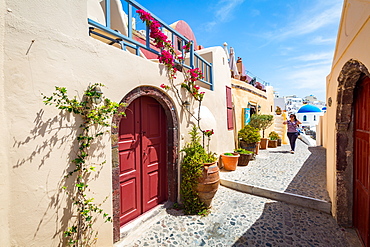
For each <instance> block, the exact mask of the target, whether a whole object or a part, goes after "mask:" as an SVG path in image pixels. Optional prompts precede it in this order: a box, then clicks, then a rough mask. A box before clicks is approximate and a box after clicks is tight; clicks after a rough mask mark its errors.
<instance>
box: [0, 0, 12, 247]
mask: <svg viewBox="0 0 370 247" xmlns="http://www.w3.org/2000/svg"><path fill="white" fill-rule="evenodd" d="M6 15H7V10H6V5H5V0H0V71H1V73H0V126H1V131H0V147H1V148H0V195H1V200H0V226H2V227H1V228H2V229H1V230H0V246H8V245H9V242H10V239H9V227H8V224H9V222H8V214H9V195H10V194H9V161H8V153H9V148H8V146H5V144H6V143H10V139H9V130H8V122H7V114H6V107H5V93H4V89H5V88H4V73H2V71H4V35H5V16H6Z"/></svg>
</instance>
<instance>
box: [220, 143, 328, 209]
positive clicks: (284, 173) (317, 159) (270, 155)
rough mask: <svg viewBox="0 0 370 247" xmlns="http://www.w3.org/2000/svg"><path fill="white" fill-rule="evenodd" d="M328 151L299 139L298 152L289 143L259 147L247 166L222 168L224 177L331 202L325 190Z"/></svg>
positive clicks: (222, 176)
mask: <svg viewBox="0 0 370 247" xmlns="http://www.w3.org/2000/svg"><path fill="white" fill-rule="evenodd" d="M325 155H326V150H325V148H323V147H308V146H307V145H306V144H304V143H303V142H302V141H300V140H297V147H296V152H295V154H291V153H290V146H289V145H282V146H280V147H277V148H268V149H265V150H260V151H259V154H258V155H257V156H256V159H255V160H253V161H250V162H249V164H248V166H238V167H237V170H236V171H232V172H229V171H225V170H222V171H221V173H220V175H221V178H224V179H229V180H233V181H237V182H243V183H247V184H250V185H253V186H256V187H260V188H267V189H272V190H276V191H281V192H289V193H292V194H298V195H302V196H307V197H312V198H316V199H320V200H324V201H327V202H329V201H330V198H329V195H328V192H327V190H326V158H325Z"/></svg>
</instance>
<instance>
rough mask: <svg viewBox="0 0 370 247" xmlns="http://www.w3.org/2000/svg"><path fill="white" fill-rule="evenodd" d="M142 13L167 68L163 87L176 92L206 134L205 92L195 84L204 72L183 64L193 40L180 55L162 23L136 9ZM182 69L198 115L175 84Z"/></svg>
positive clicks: (184, 83)
mask: <svg viewBox="0 0 370 247" xmlns="http://www.w3.org/2000/svg"><path fill="white" fill-rule="evenodd" d="M136 12H137V13H138V14H139V15H140V19H141V20H142V21H143V22H145V23H146V25H147V26H148V27H149V30H150V38H151V39H152V40H153V43H154V46H155V47H156V48H158V49H160V54H159V55H158V59H159V62H160V63H162V64H163V65H164V66H165V67H166V68H167V75H168V79H169V84H170V85H166V84H162V85H161V88H163V89H165V90H170V89H172V90H173V91H174V92H175V96H176V98H177V99H178V100H179V101H180V104H181V106H183V108H184V110H186V111H187V112H188V113H189V114H190V115H191V116H192V117H193V118H194V119H195V120H196V121H197V126H198V128H199V130H201V131H202V132H203V134H204V131H203V130H202V129H201V127H200V108H201V105H202V101H203V97H204V94H205V92H201V91H200V87H199V86H198V85H196V84H195V82H196V81H197V80H200V79H203V73H202V71H201V70H200V69H199V68H193V69H187V68H185V67H184V66H183V64H184V62H185V58H186V52H189V50H190V48H191V46H192V45H193V43H192V41H190V42H188V43H186V44H185V45H184V46H183V47H182V49H183V50H184V51H185V52H184V56H183V57H182V56H180V55H178V54H177V53H176V51H175V49H174V47H173V46H172V44H171V41H170V40H168V37H167V36H166V35H165V34H164V33H163V32H162V31H161V24H160V23H159V22H158V21H156V20H155V19H154V18H153V17H152V16H151V14H150V13H148V12H146V11H144V10H142V9H139V10H137V11H136ZM179 71H181V72H182V74H183V77H184V81H183V82H182V83H181V88H183V89H185V90H186V91H187V92H188V93H189V96H190V97H192V98H193V99H194V100H195V101H196V102H198V116H194V115H193V114H192V113H191V112H190V111H189V110H188V109H187V108H186V107H185V101H183V100H182V98H181V96H180V91H179V89H178V88H177V87H176V86H175V84H174V79H176V77H177V72H179Z"/></svg>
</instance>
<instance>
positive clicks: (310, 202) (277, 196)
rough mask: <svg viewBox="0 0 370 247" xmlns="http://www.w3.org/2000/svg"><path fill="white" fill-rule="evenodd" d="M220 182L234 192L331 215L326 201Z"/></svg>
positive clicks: (233, 182)
mask: <svg viewBox="0 0 370 247" xmlns="http://www.w3.org/2000/svg"><path fill="white" fill-rule="evenodd" d="M220 181H221V185H223V186H225V187H228V188H231V189H234V190H238V191H241V192H244V193H248V194H251V195H256V196H262V197H265V198H269V199H273V200H276V201H282V202H286V203H290V204H294V205H298V206H302V207H306V208H311V209H315V210H318V211H321V212H324V213H327V214H330V215H331V203H330V202H327V201H323V200H319V199H316V198H311V197H307V196H301V195H296V194H291V193H287V192H280V191H276V190H271V189H265V188H260V187H255V186H253V185H249V184H246V183H242V182H235V181H232V180H227V179H220Z"/></svg>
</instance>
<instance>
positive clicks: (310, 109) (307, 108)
mask: <svg viewBox="0 0 370 247" xmlns="http://www.w3.org/2000/svg"><path fill="white" fill-rule="evenodd" d="M309 112H321V110H320V108H318V107H317V106H314V105H304V106H302V107H301V108H299V110H298V113H309Z"/></svg>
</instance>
